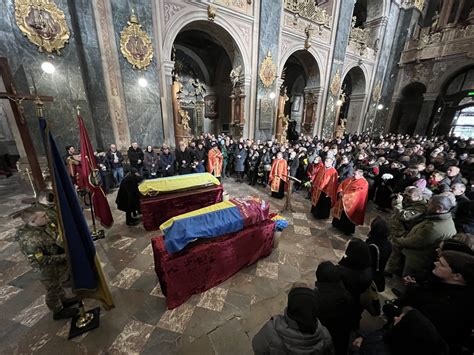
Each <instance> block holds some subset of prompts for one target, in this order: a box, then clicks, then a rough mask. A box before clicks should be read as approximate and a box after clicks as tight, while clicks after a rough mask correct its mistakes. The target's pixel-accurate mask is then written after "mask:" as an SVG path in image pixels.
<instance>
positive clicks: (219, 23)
mask: <svg viewBox="0 0 474 355" xmlns="http://www.w3.org/2000/svg"><path fill="white" fill-rule="evenodd" d="M213 27H214V29H217V30H218V29H220V30H221V31H220V32H219V35H217V36H216V35H215V31H211V33H209V32H208V29H209V28H213ZM186 29H197V30H200V31H203V32H207V33H209V34H210V35H211V36H213V37H215V39H216V40H217V41H218V42H219V44H220V45H221V46H222V47H223V48H224V49H225V50H226V52H227V54H228V55H229V58H233V59H234V55H235V54H237V53H233V52H238V55H239V56H240V61H241V63H240V64H241V65H242V67H243V68H242V73H245V72H246V71H248V70H250V68H251V63H250V54H249V49H250V46H248V44H246V41H245V40H244V38H242V35H241V31H240V30H239V29H238V28H236V27H235V26H234V25H233V24H232V23H231V22H230V21H227V20H226V18H225V17H224V16H217V17H216V18H215V20H214V21H213V22H210V21H209V20H208V18H207V14H206V13H205V12H201V11H192V12H188V13H186V14H183V15H181V16H177V17H175V19H174V20H172V21H170V23H169V26H168V28H167V30H166V33H165V36H164V40H163V47H162V48H163V49H162V50H163V53H164V57H165V58H171V52H172V48H173V43H174V41H175V39H176V36H177V35H178V33H180V32H181V31H183V30H186ZM232 47H235V48H234V49H235V50H236V51H235V50H233V48H232ZM237 62H238V60H236V62H233V65H234V66H236V65H238V63H237Z"/></svg>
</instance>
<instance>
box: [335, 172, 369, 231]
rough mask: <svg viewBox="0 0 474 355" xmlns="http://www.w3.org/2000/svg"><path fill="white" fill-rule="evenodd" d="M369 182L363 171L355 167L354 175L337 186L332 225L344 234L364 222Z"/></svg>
mask: <svg viewBox="0 0 474 355" xmlns="http://www.w3.org/2000/svg"><path fill="white" fill-rule="evenodd" d="M368 193H369V184H368V182H367V180H366V179H365V178H364V172H363V171H362V170H361V169H357V170H356V171H355V172H354V176H352V177H350V178H348V179H346V180H344V181H343V182H341V184H340V185H339V186H338V188H337V201H336V205H335V206H334V210H333V216H334V218H333V220H332V225H333V227H335V228H337V229H339V230H340V231H341V232H343V233H344V234H346V235H351V234H353V233H354V232H355V226H360V225H362V224H364V217H365V209H366V207H367V196H368Z"/></svg>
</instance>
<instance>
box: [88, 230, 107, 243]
mask: <svg viewBox="0 0 474 355" xmlns="http://www.w3.org/2000/svg"><path fill="white" fill-rule="evenodd" d="M91 236H92V240H93V241H96V240H99V239H104V238H105V231H104V230H103V229H96V230H94V231H92V233H91Z"/></svg>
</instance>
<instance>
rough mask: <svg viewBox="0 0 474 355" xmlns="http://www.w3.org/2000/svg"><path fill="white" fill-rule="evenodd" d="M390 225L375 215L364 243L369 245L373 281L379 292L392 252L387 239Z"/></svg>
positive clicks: (381, 290)
mask: <svg viewBox="0 0 474 355" xmlns="http://www.w3.org/2000/svg"><path fill="white" fill-rule="evenodd" d="M389 235H390V227H389V225H388V223H387V221H386V220H385V219H384V218H382V217H380V216H377V217H375V218H374V220H373V221H372V223H371V224H370V231H369V235H368V238H367V240H366V241H365V243H366V244H367V245H368V246H369V249H370V255H371V258H372V273H373V275H374V282H375V285H376V286H377V290H378V291H379V292H383V291H384V290H385V276H384V270H385V266H386V265H387V261H388V258H389V257H390V254H391V253H392V244H390V242H389V241H388V236H389Z"/></svg>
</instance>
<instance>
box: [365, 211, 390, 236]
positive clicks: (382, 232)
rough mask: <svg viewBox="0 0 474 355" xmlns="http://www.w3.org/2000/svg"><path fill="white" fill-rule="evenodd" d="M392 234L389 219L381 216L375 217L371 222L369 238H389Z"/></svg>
mask: <svg viewBox="0 0 474 355" xmlns="http://www.w3.org/2000/svg"><path fill="white" fill-rule="evenodd" d="M389 234H390V227H389V225H388V223H387V220H386V219H385V218H383V217H381V216H377V217H375V219H374V220H373V221H372V223H371V224H370V232H369V238H371V239H387V238H388V236H389Z"/></svg>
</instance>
